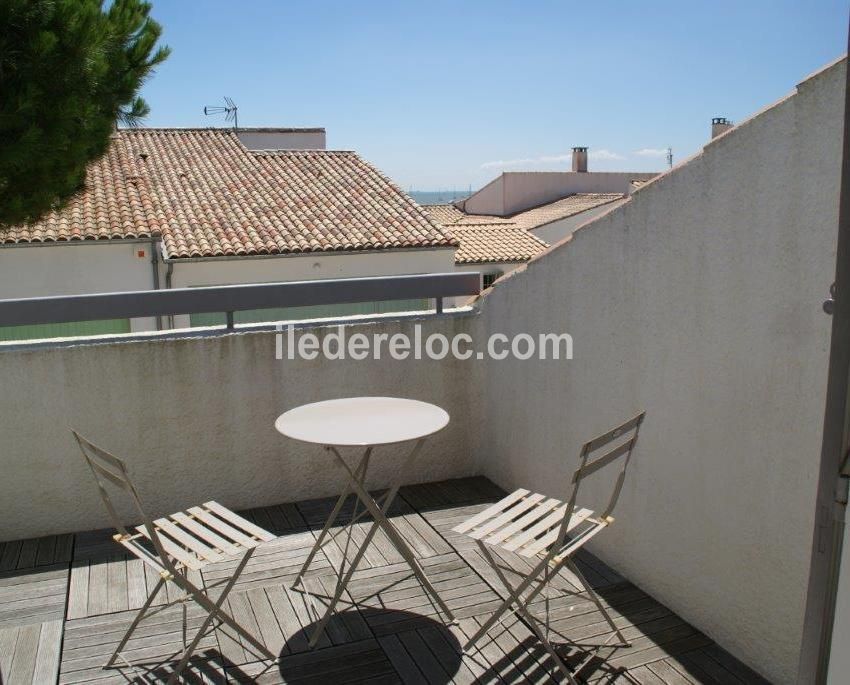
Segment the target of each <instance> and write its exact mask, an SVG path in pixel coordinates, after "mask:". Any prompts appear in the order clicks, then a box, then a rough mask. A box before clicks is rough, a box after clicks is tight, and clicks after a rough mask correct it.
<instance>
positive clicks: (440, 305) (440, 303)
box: [437, 297, 443, 314]
mask: <svg viewBox="0 0 850 685" xmlns="http://www.w3.org/2000/svg"><path fill="white" fill-rule="evenodd" d="M442 313H443V298H442V297H438V298H437V314H442Z"/></svg>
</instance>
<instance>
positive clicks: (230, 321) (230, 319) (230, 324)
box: [227, 312, 233, 330]
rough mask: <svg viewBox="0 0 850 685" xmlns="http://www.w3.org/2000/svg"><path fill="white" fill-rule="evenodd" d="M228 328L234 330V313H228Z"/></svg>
mask: <svg viewBox="0 0 850 685" xmlns="http://www.w3.org/2000/svg"><path fill="white" fill-rule="evenodd" d="M227 328H228V329H229V330H233V312H227Z"/></svg>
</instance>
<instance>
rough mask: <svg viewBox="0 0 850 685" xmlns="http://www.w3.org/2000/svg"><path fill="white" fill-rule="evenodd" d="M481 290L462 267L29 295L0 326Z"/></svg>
mask: <svg viewBox="0 0 850 685" xmlns="http://www.w3.org/2000/svg"><path fill="white" fill-rule="evenodd" d="M480 291H481V274H479V273H478V272H464V273H436V274H417V275H413V276H374V277H371V276H370V277H367V278H340V279H329V280H318V281H291V282H286V283H259V284H250V285H223V286H213V287H201V288H173V289H168V290H136V291H132V292H120V293H97V294H92V295H62V296H58V297H28V298H23V299H13V300H0V326H27V325H32V324H49V323H69V322H74V321H96V320H99V319H117V318H128V319H132V318H140V317H159V316H169V315H174V314H201V313H215V312H225V313H226V314H227V327H228V328H233V313H234V312H237V311H243V310H247V309H270V308H277V307H305V306H314V305H323V304H349V303H354V302H378V301H384V300H410V299H425V298H428V299H432V298H433V299H435V300H436V311H437V313H440V312H442V311H443V298H444V297H452V296H460V295H477V294H478V293H479V292H480Z"/></svg>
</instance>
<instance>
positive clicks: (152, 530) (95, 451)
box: [71, 429, 174, 571]
mask: <svg viewBox="0 0 850 685" xmlns="http://www.w3.org/2000/svg"><path fill="white" fill-rule="evenodd" d="M71 433H73V434H74V438H75V439H76V440H77V444H78V445H79V446H80V451H82V453H83V457H85V460H86V463H87V464H88V465H89V468H90V469H91V472H92V475H93V476H94V479H95V481H96V482H97V488H98V492H99V494H100V498H101V499H102V500H103V504H104V506H105V507H106V510H107V512H109V517H110V518H111V519H112V524H113V525H114V526H115V529H116V530H117V531H118V533H119V534H120V539H118V541H119V542H122V543H123V542H125V541H127V540H128V539H130V538H133V537H138V535H136V534H134V533H132V532H130V531H129V530H128V526H127V525H125V522H124V521H123V520H122V518H121V516H120V515H119V514H118V510H117V508H116V506H115V504H114V502H113V495H112V494H110V489H111V488H110V486H113V487H114V488H117V489H118V490H120V491H123V495H124V496H125V497H126V496H129V499H130V500H131V501H132V503H133V506H134V507H135V509H136V511H137V512H138V521H141V522H142V523H143V524H144V526H145V530H146V531H147V533H146V535H145V537H147V538H148V540H149V541H150V543H151V544H152V545H153V547H154V550H155V553H156V556H157V557H159V559H157V560H156V561H157V562H159V563H160V565H161V566H164V567H165V568H167V569H168V570H170V571H173V570H174V569H173V564H172V563H171V561H170V559H169V556H168V555H167V554H166V553H165V550H164V549H163V546H162V542H161V541H160V538H159V535H158V533H157V531H156V527H155V526H154V525H153V522H152V521H151V519H150V518H149V517H148V515H147V513H145V510H144V507H143V506H142V500H141V498H140V497H139V493H138V492H137V491H136V488H135V486H134V485H133V482H132V481H131V480H130V476H129V474H128V473H127V466H126V465H125V464H124V461H123V460H121V459H119V458H118V457H116V456H115V455H114V454H110V453H109V452H107V451H106V450H105V449H103V448H102V447H98V446H97V445H95V444H93V443H92V442H90V441H89V440H86V438H84V437H83V436H81V435H80V434H79V433H77V431H75V430H73V429H72V430H71Z"/></svg>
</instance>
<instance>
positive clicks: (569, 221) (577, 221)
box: [531, 202, 615, 245]
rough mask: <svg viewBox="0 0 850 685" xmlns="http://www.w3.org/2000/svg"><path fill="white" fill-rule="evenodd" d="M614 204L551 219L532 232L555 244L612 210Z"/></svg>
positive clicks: (610, 203)
mask: <svg viewBox="0 0 850 685" xmlns="http://www.w3.org/2000/svg"><path fill="white" fill-rule="evenodd" d="M614 205H615V203H614V202H609V203H608V204H604V205H602V206H601V207H594V208H593V209H588V210H587V211H586V212H581V213H580V214H575V215H573V216H568V217H567V218H566V219H559V220H557V221H551V222H549V223H548V224H543V225H542V226H538V227H537V228H533V229H531V233H533V234H534V235H536V236H537V237H538V238H540V239H541V240H544V241H546V242H547V243H549V244H550V245H554V244H555V243H558V242H560V241H562V240H563V239H564V238H567V237H569V236H571V235H572V234H573V231H575V230H576V229H577V228H578V227H579V226H581V225H582V224H586V223H587V222H588V221H592V220H593V219H595V218H596V217H598V216H600V215H602V214H604V213H605V212H609V211H611V208H612V207H614Z"/></svg>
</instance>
